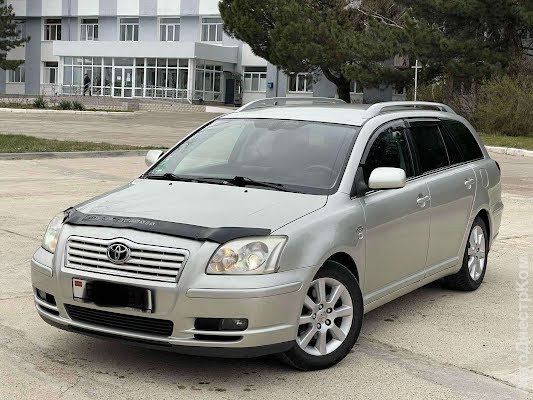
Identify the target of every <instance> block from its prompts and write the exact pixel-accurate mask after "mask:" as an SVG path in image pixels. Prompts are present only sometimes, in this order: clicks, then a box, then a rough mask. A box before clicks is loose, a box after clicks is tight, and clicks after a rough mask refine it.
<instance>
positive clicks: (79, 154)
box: [0, 150, 148, 161]
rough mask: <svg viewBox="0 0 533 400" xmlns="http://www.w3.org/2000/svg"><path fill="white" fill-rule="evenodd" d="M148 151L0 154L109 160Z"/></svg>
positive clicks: (2, 155)
mask: <svg viewBox="0 0 533 400" xmlns="http://www.w3.org/2000/svg"><path fill="white" fill-rule="evenodd" d="M147 152H148V150H110V151H65V152H42V153H0V161H4V160H40V159H53V158H57V159H61V158H64V159H65V158H109V157H141V156H142V157H144V156H146V153H147Z"/></svg>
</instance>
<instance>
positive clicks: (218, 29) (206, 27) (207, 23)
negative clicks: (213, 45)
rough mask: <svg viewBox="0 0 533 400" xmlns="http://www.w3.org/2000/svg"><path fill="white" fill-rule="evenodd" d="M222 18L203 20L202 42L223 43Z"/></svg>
mask: <svg viewBox="0 0 533 400" xmlns="http://www.w3.org/2000/svg"><path fill="white" fill-rule="evenodd" d="M222 29H223V23H222V18H202V41H203V42H222Z"/></svg>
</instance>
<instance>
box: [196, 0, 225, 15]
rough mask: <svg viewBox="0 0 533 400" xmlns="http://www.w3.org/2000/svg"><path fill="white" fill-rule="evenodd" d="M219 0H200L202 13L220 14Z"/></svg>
mask: <svg viewBox="0 0 533 400" xmlns="http://www.w3.org/2000/svg"><path fill="white" fill-rule="evenodd" d="M218 3H219V0H200V15H219V14H220V12H219V11H218Z"/></svg>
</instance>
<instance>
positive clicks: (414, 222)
mask: <svg viewBox="0 0 533 400" xmlns="http://www.w3.org/2000/svg"><path fill="white" fill-rule="evenodd" d="M378 167H396V168H402V169H404V170H405V172H406V175H407V183H406V186H405V187H403V188H400V189H392V190H376V191H369V192H367V193H366V194H364V195H363V196H360V198H359V200H360V202H361V205H362V207H363V209H364V213H365V224H366V226H365V233H366V268H365V292H366V293H367V296H365V302H372V301H374V300H377V299H379V298H380V297H382V296H384V295H387V294H389V293H391V292H393V291H395V290H398V289H400V288H401V287H403V286H406V285H408V284H410V283H413V282H415V281H417V280H419V279H421V278H422V277H423V272H424V269H425V266H426V256H427V248H428V240H429V222H430V219H429V215H430V197H429V189H428V187H427V185H426V182H425V180H424V179H418V178H417V177H416V174H415V168H414V164H413V160H412V156H411V150H410V146H409V143H408V140H407V137H406V132H405V124H404V122H403V121H396V122H394V123H393V124H391V125H387V126H384V127H383V128H381V129H380V130H378V131H377V132H376V133H375V134H374V135H373V136H372V138H371V139H370V141H369V143H368V145H367V147H366V149H365V153H364V154H363V158H362V162H361V165H360V166H359V169H358V175H359V174H362V175H363V177H364V180H365V182H366V183H367V184H368V178H369V176H370V173H371V172H372V171H373V170H374V169H375V168H378ZM356 179H357V178H356Z"/></svg>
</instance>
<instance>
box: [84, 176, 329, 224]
mask: <svg viewBox="0 0 533 400" xmlns="http://www.w3.org/2000/svg"><path fill="white" fill-rule="evenodd" d="M326 202H327V196H318V195H309V194H301V193H290V192H281V191H276V190H267V189H258V188H250V187H248V188H243V187H237V186H223V185H214V184H205V183H193V182H168V181H155V180H147V179H137V180H135V181H133V182H132V183H130V184H129V185H127V186H125V187H122V188H120V189H117V190H115V191H112V192H110V193H107V194H104V195H102V196H99V197H96V198H94V199H92V200H89V201H87V202H85V203H82V204H80V205H78V206H76V207H75V208H76V209H77V210H78V211H81V212H82V213H84V214H100V215H110V216H117V217H137V218H147V219H154V220H160V221H168V222H176V223H182V224H190V225H197V226H203V227H209V228H221V227H243V228H263V229H270V230H272V231H274V230H276V229H278V228H280V227H282V226H283V225H286V224H288V223H289V222H292V221H294V220H296V219H298V218H300V217H303V216H304V215H306V214H309V213H311V212H313V211H316V210H318V209H320V208H322V207H324V205H325V204H326Z"/></svg>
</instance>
